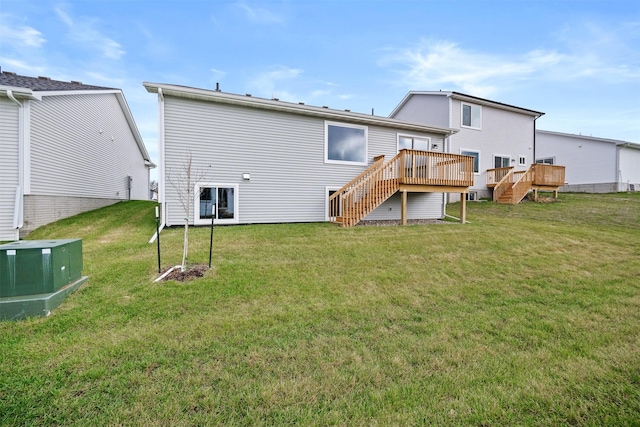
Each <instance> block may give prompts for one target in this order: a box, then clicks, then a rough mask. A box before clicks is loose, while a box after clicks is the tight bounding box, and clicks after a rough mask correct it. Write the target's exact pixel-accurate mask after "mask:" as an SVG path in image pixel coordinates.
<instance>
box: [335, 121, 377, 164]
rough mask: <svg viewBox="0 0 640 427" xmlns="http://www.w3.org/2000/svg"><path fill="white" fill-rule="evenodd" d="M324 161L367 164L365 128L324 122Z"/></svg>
mask: <svg viewBox="0 0 640 427" xmlns="http://www.w3.org/2000/svg"><path fill="white" fill-rule="evenodd" d="M325 156H326V158H325V161H326V162H328V163H357V164H362V165H366V164H367V128H366V127H364V126H355V125H343V124H338V123H330V122H325Z"/></svg>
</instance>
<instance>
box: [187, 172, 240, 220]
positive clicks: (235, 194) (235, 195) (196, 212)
mask: <svg viewBox="0 0 640 427" xmlns="http://www.w3.org/2000/svg"><path fill="white" fill-rule="evenodd" d="M207 187H215V188H216V190H217V189H218V188H233V213H234V215H233V218H222V219H220V218H216V219H214V220H213V223H214V224H221V225H222V224H238V223H239V221H240V210H239V204H238V200H239V191H238V189H239V185H238V184H225V183H221V182H201V183H198V184H196V185H195V187H194V193H195V198H194V203H193V223H194V224H195V225H209V224H211V219H210V218H200V190H201V189H202V188H207ZM216 198H217V193H216ZM216 216H217V208H216Z"/></svg>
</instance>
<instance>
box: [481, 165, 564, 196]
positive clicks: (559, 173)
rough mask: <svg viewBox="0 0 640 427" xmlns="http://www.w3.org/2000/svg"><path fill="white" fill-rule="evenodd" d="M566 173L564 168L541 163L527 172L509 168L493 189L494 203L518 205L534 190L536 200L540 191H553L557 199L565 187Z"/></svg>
mask: <svg viewBox="0 0 640 427" xmlns="http://www.w3.org/2000/svg"><path fill="white" fill-rule="evenodd" d="M503 169H506V168H503ZM564 172H565V168H564V166H554V165H544V164H539V163H537V164H533V165H531V166H530V167H529V169H527V170H526V171H514V170H513V168H508V171H506V173H505V174H504V176H503V177H502V179H500V181H498V183H497V184H495V186H494V187H493V201H494V202H497V203H502V204H510V205H517V204H518V203H520V202H521V201H522V199H524V198H525V197H526V195H527V194H528V193H529V192H530V191H532V190H533V192H534V194H535V197H536V200H537V197H538V190H548V191H553V192H554V195H555V197H556V198H557V197H558V189H559V188H560V186H562V185H564Z"/></svg>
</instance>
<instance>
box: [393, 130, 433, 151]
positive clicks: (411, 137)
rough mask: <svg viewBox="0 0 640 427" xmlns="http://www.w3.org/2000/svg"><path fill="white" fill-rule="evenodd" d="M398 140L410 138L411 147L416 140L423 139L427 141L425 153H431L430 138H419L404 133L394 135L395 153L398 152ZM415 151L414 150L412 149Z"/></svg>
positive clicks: (418, 136)
mask: <svg viewBox="0 0 640 427" xmlns="http://www.w3.org/2000/svg"><path fill="white" fill-rule="evenodd" d="M400 138H410V139H411V140H412V142H411V145H412V146H414V145H415V140H416V139H423V140H426V141H427V151H431V137H430V136H420V135H410V134H406V133H399V134H396V152H397V153H399V152H400ZM412 149H413V150H415V148H412Z"/></svg>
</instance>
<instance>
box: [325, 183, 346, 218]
mask: <svg viewBox="0 0 640 427" xmlns="http://www.w3.org/2000/svg"><path fill="white" fill-rule="evenodd" d="M338 190H339V188H338V187H325V192H326V194H327V221H329V220H330V219H331V218H332V217H339V216H342V206H341V205H340V199H337V200H336V201H335V202H334V204H333V205H332V204H331V203H329V198H330V197H331V196H333V195H334V194H335V193H336V192H337V191H338Z"/></svg>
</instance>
